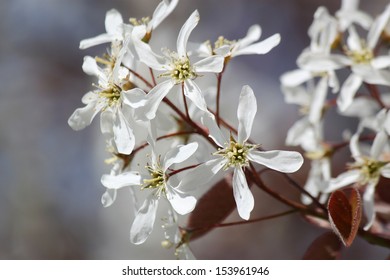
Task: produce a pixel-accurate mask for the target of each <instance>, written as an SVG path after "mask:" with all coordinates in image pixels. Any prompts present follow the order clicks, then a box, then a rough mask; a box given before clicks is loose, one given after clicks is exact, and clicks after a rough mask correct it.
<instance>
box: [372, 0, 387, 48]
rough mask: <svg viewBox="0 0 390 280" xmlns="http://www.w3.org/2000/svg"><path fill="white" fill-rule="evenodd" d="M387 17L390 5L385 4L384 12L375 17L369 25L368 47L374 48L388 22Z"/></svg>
mask: <svg viewBox="0 0 390 280" xmlns="http://www.w3.org/2000/svg"><path fill="white" fill-rule="evenodd" d="M389 19H390V5H387V6H386V9H385V10H384V12H383V13H382V14H381V15H379V16H378V17H377V18H376V19H375V21H374V22H373V24H372V25H371V28H370V30H369V31H368V34H367V46H368V47H369V48H370V49H374V48H375V46H376V44H377V43H378V40H379V38H380V36H381V34H382V32H383V30H384V28H385V27H386V25H387V24H388V22H389Z"/></svg>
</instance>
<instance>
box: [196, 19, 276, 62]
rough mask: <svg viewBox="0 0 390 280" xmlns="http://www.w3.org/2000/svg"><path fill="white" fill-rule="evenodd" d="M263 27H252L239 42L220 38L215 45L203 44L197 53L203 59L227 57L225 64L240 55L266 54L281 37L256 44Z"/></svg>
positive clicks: (271, 37) (274, 37)
mask: <svg viewBox="0 0 390 280" xmlns="http://www.w3.org/2000/svg"><path fill="white" fill-rule="evenodd" d="M261 31H262V30H261V27H260V25H258V24H254V25H252V26H251V27H250V28H249V29H248V32H247V34H246V36H245V37H244V38H242V39H239V40H233V41H231V40H228V39H226V38H225V37H223V36H219V37H218V39H217V41H215V43H214V45H212V44H211V43H210V41H206V42H204V43H203V44H201V45H200V46H199V47H198V49H197V52H198V54H199V56H201V57H208V56H212V55H216V54H218V55H222V56H223V57H225V63H226V62H227V61H229V60H230V59H231V58H233V57H236V56H240V55H250V54H266V53H268V52H269V51H270V50H272V49H273V48H274V47H276V46H277V45H279V43H280V35H279V34H274V35H272V36H270V37H268V38H267V39H265V40H263V41H260V42H257V43H255V42H256V41H257V40H259V39H260V36H261Z"/></svg>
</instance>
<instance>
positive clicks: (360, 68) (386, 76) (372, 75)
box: [352, 65, 390, 86]
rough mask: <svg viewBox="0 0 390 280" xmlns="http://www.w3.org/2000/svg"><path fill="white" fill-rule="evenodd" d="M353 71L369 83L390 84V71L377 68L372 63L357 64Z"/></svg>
mask: <svg viewBox="0 0 390 280" xmlns="http://www.w3.org/2000/svg"><path fill="white" fill-rule="evenodd" d="M352 71H353V72H354V73H355V74H356V75H359V76H360V77H361V78H362V79H363V80H364V81H365V82H367V83H369V84H376V85H385V86H390V71H388V70H381V69H375V68H373V67H372V65H355V66H353V67H352Z"/></svg>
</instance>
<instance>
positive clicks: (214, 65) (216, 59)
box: [193, 55, 225, 73]
mask: <svg viewBox="0 0 390 280" xmlns="http://www.w3.org/2000/svg"><path fill="white" fill-rule="evenodd" d="M224 61H225V59H224V58H223V57H222V56H220V55H213V56H209V57H206V58H204V59H202V60H200V61H198V62H196V63H194V65H193V67H194V69H195V72H196V73H201V72H212V73H219V72H221V71H222V69H223V63H224Z"/></svg>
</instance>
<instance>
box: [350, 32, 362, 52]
mask: <svg viewBox="0 0 390 280" xmlns="http://www.w3.org/2000/svg"><path fill="white" fill-rule="evenodd" d="M348 32H349V36H348V38H347V44H348V48H349V49H350V50H351V51H360V50H361V49H362V40H361V38H360V36H359V34H358V33H357V31H356V29H355V27H354V26H351V27H350V28H349V29H348Z"/></svg>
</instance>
